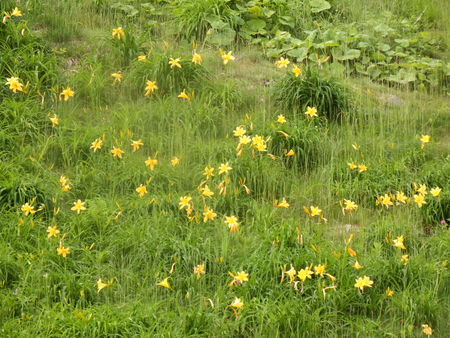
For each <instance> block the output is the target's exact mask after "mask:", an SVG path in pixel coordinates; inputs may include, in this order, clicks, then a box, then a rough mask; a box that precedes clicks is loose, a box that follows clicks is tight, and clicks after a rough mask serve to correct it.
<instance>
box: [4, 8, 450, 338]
mask: <svg viewBox="0 0 450 338" xmlns="http://www.w3.org/2000/svg"><path fill="white" fill-rule="evenodd" d="M61 6H62V5H61ZM62 9H63V10H65V11H68V14H70V15H72V19H71V20H69V21H68V23H66V22H64V23H62V22H60V23H58V22H56V23H55V20H56V19H55V18H52V17H51V16H50V15H49V16H48V17H46V18H43V17H42V15H38V14H37V13H34V14H33V15H34V16H36V17H37V19H36V20H38V22H41V23H43V26H42V30H41V31H40V32H38V33H40V34H43V35H45V34H46V32H45V27H49V26H50V24H51V23H52V22H53V23H54V24H55V27H54V31H51V32H47V34H48V33H50V34H53V40H54V41H57V46H58V47H59V48H65V49H66V50H65V52H64V54H63V57H64V59H65V60H69V59H70V60H72V61H71V62H67V61H66V62H67V63H66V64H65V67H66V68H67V69H68V71H67V72H66V75H65V76H66V79H61V82H62V83H67V84H69V85H70V86H72V88H74V90H75V91H76V96H75V97H74V98H73V99H71V100H69V101H68V102H67V103H60V102H55V103H54V105H53V107H52V108H51V111H52V113H53V112H56V113H57V114H58V115H59V117H60V119H61V122H60V125H59V126H58V127H57V128H54V129H52V128H51V126H50V123H49V122H48V121H47V126H46V127H45V128H44V130H43V131H42V132H41V133H40V134H36V135H34V134H33V133H32V136H31V138H30V139H24V140H23V142H22V144H21V146H20V147H18V148H16V149H17V151H16V152H10V153H7V154H6V156H5V157H4V159H2V166H4V167H5V168H14V170H16V171H14V172H15V175H17V177H19V178H17V177H15V179H18V180H29V181H32V182H33V184H34V183H35V184H36V186H38V187H39V189H41V190H42V191H43V192H44V194H45V196H47V199H49V200H50V198H52V197H55V198H56V203H55V206H56V207H60V208H61V211H60V212H59V214H57V215H55V216H54V217H53V216H52V213H51V210H49V212H48V214H47V217H50V218H47V217H39V216H35V224H34V226H32V225H31V224H30V220H27V222H26V224H25V225H24V226H18V225H17V222H18V218H19V217H20V215H19V211H17V212H16V211H15V210H18V209H19V207H20V205H18V206H17V207H16V208H15V209H13V210H12V211H9V210H7V209H6V208H5V209H4V211H3V212H2V214H1V216H0V217H1V219H2V224H4V225H3V226H2V228H1V230H0V233H1V236H0V238H1V240H0V241H1V246H0V247H1V250H2V252H1V257H2V258H1V265H0V272H1V275H0V276H1V277H0V279H1V280H4V281H5V285H4V287H3V288H1V289H0V293H1V298H0V299H1V300H0V317H1V318H2V320H1V323H2V327H1V328H0V332H2V334H4V335H5V336H7V335H11V334H12V333H15V334H17V335H24V336H52V335H54V336H58V335H65V336H69V335H83V336H93V337H94V336H106V335H125V336H128V335H137V334H141V335H149V336H151V335H159V336H172V335H177V336H185V335H206V336H224V335H233V336H239V335H241V336H248V335H255V336H288V335H293V336H311V335H313V336H356V335H361V336H389V335H395V336H414V335H418V334H419V331H420V330H419V328H420V325H421V324H423V323H429V324H430V325H431V326H432V327H433V328H434V329H435V332H436V335H437V336H439V335H442V336H445V332H446V329H447V323H446V318H447V317H448V313H447V310H446V309H447V308H448V305H449V304H448V268H447V267H446V266H444V265H443V264H442V262H443V261H445V260H447V259H448V251H449V245H448V243H449V236H448V230H446V229H441V228H438V227H435V228H434V229H433V231H431V232H430V231H428V230H427V231H426V229H425V228H424V227H423V226H422V224H421V223H422V222H421V217H422V215H421V213H420V210H419V209H417V208H416V207H415V206H414V205H413V204H411V205H409V206H404V207H395V208H391V209H389V210H385V211H382V210H380V209H379V208H375V206H374V202H373V201H374V199H375V197H376V196H375V195H374V194H373V189H372V190H371V188H370V187H368V185H367V182H368V181H370V182H374V185H375V187H376V189H383V188H385V187H386V190H385V191H383V190H380V191H379V193H382V192H383V193H384V192H390V191H391V190H392V191H396V190H398V189H406V188H405V186H404V185H405V183H406V184H410V183H412V182H414V181H416V182H417V183H422V182H421V179H422V178H423V177H425V176H426V174H427V173H428V172H430V171H431V172H437V171H439V170H440V169H442V170H448V151H449V147H450V144H449V139H448V128H446V127H445V126H446V125H447V126H448V125H449V121H450V116H449V113H448V104H449V101H448V99H447V98H444V97H438V96H434V95H428V94H426V93H420V92H406V91H395V90H393V89H389V88H385V87H382V86H378V85H374V84H371V83H368V82H366V81H365V80H363V79H344V81H345V82H347V83H348V85H349V86H351V87H352V88H354V91H355V102H356V109H355V111H356V120H351V121H344V122H343V123H342V124H341V125H337V124H330V125H329V126H328V132H327V134H326V137H325V138H324V140H323V141H322V144H320V146H321V147H322V148H323V149H324V150H325V151H323V152H318V153H317V157H318V162H319V165H318V166H317V167H315V168H312V169H311V170H308V171H306V172H304V171H301V170H299V169H297V168H295V166H294V168H291V169H289V168H287V167H286V166H285V165H284V164H283V162H281V161H272V160H270V159H269V158H267V157H264V158H261V159H255V160H252V159H251V158H250V156H249V154H244V155H243V156H242V157H241V158H236V156H235V149H234V148H235V146H236V141H235V140H233V137H232V130H233V129H234V128H235V127H236V126H238V125H240V124H246V125H247V127H249V125H250V123H249V122H248V118H246V116H248V117H250V118H251V121H252V122H253V125H254V127H255V132H256V131H258V132H259V133H260V134H263V135H264V134H265V133H267V132H269V131H270V130H271V128H272V127H271V125H274V122H272V121H274V120H275V118H276V116H277V115H278V114H279V113H280V112H279V111H278V110H277V107H276V106H275V104H274V103H273V102H271V99H270V86H267V81H270V80H272V79H277V78H279V77H281V76H282V75H283V72H282V71H278V70H276V68H275V67H274V66H273V64H272V63H271V62H269V61H267V60H265V59H264V58H263V57H262V56H260V54H259V52H258V50H255V49H252V48H242V49H241V50H239V51H236V52H235V54H236V55H237V60H236V61H235V62H232V63H230V64H229V65H228V66H227V67H223V66H222V65H221V62H220V58H219V56H218V53H217V51H216V50H214V49H208V48H205V49H202V50H200V52H201V54H202V56H203V58H204V59H205V62H204V66H205V68H206V69H207V70H208V71H209V72H210V73H211V74H212V76H213V77H214V79H215V82H216V85H215V87H214V90H213V91H212V92H213V93H216V94H215V96H214V95H213V94H212V97H213V98H212V99H211V96H206V95H205V96H202V93H201V92H198V91H196V97H195V98H194V99H193V100H192V101H191V102H180V99H178V98H176V95H168V97H164V98H159V97H154V98H151V99H148V98H144V97H143V95H142V94H143V88H137V86H136V85H135V83H134V80H135V78H131V79H127V74H128V70H127V69H126V68H124V67H123V66H122V65H121V64H120V62H119V61H118V60H117V59H116V58H115V57H114V55H113V53H112V49H111V45H110V43H109V40H108V39H109V36H110V31H111V28H113V27H115V26H118V25H119V24H120V23H118V22H116V21H115V20H114V18H112V16H111V15H105V16H104V17H103V18H101V19H98V18H96V17H95V16H94V15H92V14H90V12H86V10H85V9H83V8H82V7H80V8H69V7H65V6H64V7H63V8H62ZM41 13H44V12H41ZM67 17H68V16H66V18H67ZM126 28H127V27H126ZM158 33H159V34H161V35H162V38H159V37H157V38H155V39H152V42H151V45H152V47H153V48H154V50H163V51H164V49H165V48H166V50H165V52H166V53H167V54H168V55H170V56H178V55H183V57H184V58H188V57H189V55H190V46H189V45H188V44H187V43H184V44H183V43H181V44H178V43H177V44H175V43H174V44H172V43H169V46H168V47H164V44H163V43H162V40H163V39H165V40H167V41H171V39H170V38H171V35H170V31H168V30H166V29H164V30H162V31H160V32H158ZM133 67H134V66H132V67H131V68H133ZM118 70H123V73H124V82H123V83H121V84H118V85H115V86H113V85H112V79H111V77H110V74H111V73H112V72H114V71H118ZM61 86H62V87H63V84H61ZM387 95H397V96H398V97H400V98H401V99H402V100H403V101H404V103H403V104H401V105H399V106H397V105H389V104H386V103H385V102H384V101H385V99H383V98H384V97H386V96H387ZM77 96H78V97H77ZM46 108H50V106H49V107H46ZM283 113H285V114H286V116H287V118H288V121H289V123H291V122H290V121H291V120H293V118H290V116H289V112H283ZM46 114H47V111H44V110H42V111H40V110H39V108H36V112H35V115H36V116H40V117H43V118H42V119H43V120H47V117H46ZM23 128H25V129H26V128H27V127H26V125H25V127H23ZM26 130H28V129H26ZM131 133H132V134H131ZM422 133H424V134H425V133H426V134H430V135H432V140H433V142H432V144H430V145H429V146H427V147H426V148H425V150H424V151H420V150H419V148H420V142H419V140H418V139H419V136H420V134H422ZM103 134H104V135H105V145H104V147H103V148H102V149H101V150H100V151H98V152H96V153H93V152H92V151H91V150H90V149H89V145H90V143H91V142H92V141H93V140H94V139H96V138H97V137H100V136H101V135H103ZM130 139H142V141H143V143H144V147H142V149H140V150H139V151H137V152H136V153H132V152H131V147H130V145H129V143H130ZM352 143H357V144H359V145H360V146H361V151H360V152H356V151H355V150H353V149H352V146H351V144H352ZM113 145H119V146H121V147H122V148H123V149H124V150H125V151H126V153H125V156H124V159H123V160H117V159H113V158H112V156H111V154H110V152H109V150H110V149H111V148H112V146H113ZM156 153H158V160H159V162H160V164H159V165H158V166H157V167H156V169H155V170H154V171H149V170H148V168H146V167H145V165H144V161H145V160H146V159H147V157H148V156H154V155H155V154H156ZM30 156H31V157H32V158H34V160H30ZM172 156H178V157H179V158H180V159H181V163H180V165H179V166H177V167H172V166H170V164H169V161H170V159H171V158H172ZM350 160H355V161H363V162H364V163H366V164H367V165H368V166H369V170H368V171H367V172H366V173H363V174H362V175H365V174H367V175H369V176H368V177H369V178H368V179H367V181H364V180H363V179H362V180H361V181H360V180H359V179H357V180H356V182H355V181H352V180H350V178H349V174H348V170H347V168H346V167H347V165H346V163H347V162H348V161H350ZM226 161H229V162H230V164H231V166H232V167H233V170H232V171H231V173H230V177H231V178H232V184H231V186H230V188H229V193H228V194H227V196H225V197H221V196H217V195H218V190H217V189H214V190H215V192H216V195H215V196H214V197H213V198H212V199H211V201H210V202H208V205H210V206H212V207H213V208H214V210H215V211H216V212H217V213H218V214H219V217H218V219H217V220H215V221H213V222H211V221H210V222H208V223H202V222H199V223H196V222H188V221H187V219H186V217H185V215H184V213H182V212H180V211H178V207H177V204H178V199H179V197H180V196H183V195H186V194H191V195H192V196H195V200H196V203H197V204H196V205H198V209H199V210H200V211H201V207H200V205H201V199H200V198H199V197H197V193H196V187H197V185H198V183H199V182H200V181H201V180H202V175H201V173H202V171H203V168H204V167H205V166H206V165H212V166H215V167H216V168H217V167H218V165H219V164H220V163H223V162H226ZM386 163H388V165H387V166H386ZM391 167H398V168H400V169H399V170H400V172H401V173H402V174H401V175H402V177H401V178H400V179H398V180H397V179H396V178H397V177H396V175H395V174H394V175H393V174H392V173H391V172H390V171H389V168H391ZM216 170H217V169H216ZM11 172H13V169H11ZM60 175H65V176H67V177H68V178H69V179H70V180H71V182H72V185H73V189H72V190H71V191H70V192H65V193H63V192H61V189H60V187H59V184H58V179H59V177H60ZM239 177H247V184H248V186H249V188H250V190H252V194H251V195H249V196H247V195H246V194H244V193H243V189H242V188H240V190H239V194H238V195H235V194H234V192H233V190H234V188H238V187H239V185H238V183H237V181H238V179H239ZM150 179H151V182H150V183H149V184H148V189H149V193H148V194H147V195H146V196H145V197H144V198H142V199H140V198H139V197H138V196H137V194H136V193H135V191H134V190H135V188H136V187H137V186H138V185H139V184H143V183H145V182H146V181H147V180H150ZM218 182H219V181H218V180H217V178H216V181H215V183H214V184H211V185H210V187H214V188H215V185H216V184H217V183H218ZM398 185H401V186H398ZM447 187H448V185H447ZM444 188H445V187H444ZM282 197H286V198H287V200H288V201H289V203H290V204H291V206H290V208H289V209H280V208H274V207H273V205H272V204H273V200H275V199H280V198H282ZM78 198H80V199H81V200H83V201H87V210H86V211H84V212H82V213H81V214H80V215H76V214H75V213H74V212H73V211H70V207H71V206H72V203H73V201H75V200H77V199H78ZM344 198H350V199H352V200H354V201H356V202H357V203H358V204H359V205H360V208H359V209H358V210H357V211H356V212H355V213H354V215H352V216H342V214H341V212H340V206H339V201H341V200H343V199H344ZM304 205H307V206H309V205H318V206H320V207H321V208H322V209H323V210H324V213H325V216H326V217H327V218H328V219H329V222H328V223H317V222H316V221H315V220H311V219H310V218H308V216H307V215H305V214H304V212H303V206H304ZM49 209H51V208H49ZM230 214H235V215H237V216H238V217H239V220H240V222H241V231H240V233H239V234H231V233H229V232H228V230H227V228H226V225H225V224H224V223H223V221H222V216H223V215H230ZM51 218H54V221H55V222H56V223H57V224H58V226H59V229H60V230H61V232H62V233H67V235H68V236H67V238H66V239H65V240H64V244H65V245H66V246H68V247H70V248H71V251H72V252H71V254H70V255H69V256H68V257H67V258H66V259H64V258H62V257H60V256H58V255H57V254H56V247H57V246H58V241H57V240H56V239H47V236H46V232H45V229H46V228H47V226H48V225H49V224H51V222H52V219H51ZM296 226H298V227H299V228H300V229H301V232H302V235H303V243H299V242H298V240H297V235H298V234H297V232H296V230H295V227H296ZM351 233H352V234H354V235H355V237H354V239H353V242H352V248H353V249H354V250H355V251H356V252H357V253H358V255H357V259H358V261H359V262H360V263H361V264H362V265H363V266H364V268H363V269H362V270H355V269H353V268H352V267H351V265H352V264H353V263H354V261H355V259H354V258H351V257H349V256H348V254H346V252H345V241H346V240H347V238H348V237H349V235H350V234H351ZM389 234H391V235H390V236H392V237H396V236H398V235H405V236H406V242H405V244H406V246H407V248H408V249H407V251H406V252H407V254H409V256H410V263H409V264H408V265H407V266H404V265H402V264H401V263H400V256H401V253H400V250H398V249H395V248H393V247H392V246H391V245H390V244H389V242H387V241H386V238H387V236H389ZM93 243H95V244H93ZM92 244H93V246H92V247H91V245H92ZM311 245H313V246H311ZM313 248H316V249H313ZM333 251H335V252H336V253H338V254H340V255H341V256H340V257H339V258H338V257H336V256H335V255H333V253H332V252H333ZM219 257H223V262H222V263H218V262H217V260H216V259H217V258H219ZM174 262H175V263H176V265H175V268H174V272H173V274H169V270H170V269H171V266H172V264H173V263H174ZM201 263H205V264H206V272H207V273H206V275H205V276H203V277H202V279H200V280H197V279H196V278H195V276H194V275H193V273H192V271H193V267H194V266H195V265H197V264H201ZM319 263H322V264H327V271H329V272H330V273H331V274H332V275H334V276H335V277H337V286H338V288H337V290H336V292H334V290H330V291H328V294H329V296H328V298H327V299H325V300H324V299H323V297H322V292H321V288H322V287H324V286H326V285H329V284H330V282H329V281H328V280H326V279H313V280H311V281H309V280H308V281H307V282H305V289H304V293H303V294H300V293H299V292H298V291H295V290H294V289H293V288H292V287H291V286H289V285H286V284H285V283H284V284H280V278H281V271H280V266H281V265H284V264H287V265H288V267H289V265H290V264H292V265H294V266H295V267H296V268H297V269H301V268H303V267H305V266H308V265H309V264H315V265H316V264H319ZM241 270H245V271H246V272H248V273H249V281H248V282H247V283H245V284H244V285H243V286H241V287H235V288H229V287H228V286H227V284H228V283H229V282H230V281H231V277H230V276H228V274H227V272H228V271H232V272H236V271H241ZM169 275H170V279H169V281H170V283H171V285H172V286H173V289H174V290H166V289H162V288H160V287H157V286H156V282H157V281H160V280H162V279H163V278H165V277H167V276H169ZM364 275H367V276H370V277H371V279H372V280H374V285H373V288H371V289H367V290H366V291H365V293H364V295H360V294H358V292H357V291H356V289H355V288H354V287H353V284H354V280H355V278H357V277H359V276H364ZM99 278H101V279H102V280H104V281H106V280H110V279H112V278H114V279H115V281H114V283H113V285H112V286H110V287H108V288H106V289H104V290H102V291H101V292H100V293H97V289H96V284H95V282H96V281H97V280H98V279H99ZM387 287H390V288H391V289H393V290H394V291H395V294H394V296H393V297H392V298H388V297H386V296H385V295H384V292H385V290H386V288H387ZM234 297H241V298H242V299H243V300H244V303H245V308H244V309H243V310H242V311H240V316H239V318H238V319H237V320H236V319H235V318H234V316H233V313H232V312H231V311H230V309H229V308H228V305H229V304H230V303H231V301H232V300H233V299H234ZM212 304H213V305H214V306H212ZM91 315H92V317H91V318H90V319H89V320H87V319H86V318H87V317H88V316H91ZM83 318H84V319H83Z"/></svg>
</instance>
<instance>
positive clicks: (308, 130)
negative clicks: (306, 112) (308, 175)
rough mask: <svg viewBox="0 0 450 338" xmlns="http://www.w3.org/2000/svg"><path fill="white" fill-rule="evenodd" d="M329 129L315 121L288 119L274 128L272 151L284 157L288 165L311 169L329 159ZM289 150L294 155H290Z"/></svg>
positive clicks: (303, 169)
mask: <svg viewBox="0 0 450 338" xmlns="http://www.w3.org/2000/svg"><path fill="white" fill-rule="evenodd" d="M328 142H329V141H328V138H327V129H326V128H325V127H324V126H321V125H318V124H315V123H314V122H313V121H306V120H304V119H297V120H295V121H292V122H291V121H288V122H287V123H286V124H283V125H282V126H280V127H279V128H276V129H274V130H273V132H272V135H271V146H270V148H271V152H272V153H273V154H274V155H276V156H279V157H280V158H282V159H283V160H284V162H285V164H286V166H287V167H294V168H295V167H297V168H299V169H301V170H302V171H306V172H308V171H311V170H312V169H314V168H315V167H317V166H319V165H321V164H325V163H326V162H328V160H329V149H330V146H329V143H328ZM289 151H293V153H294V155H293V156H289V155H288V153H289Z"/></svg>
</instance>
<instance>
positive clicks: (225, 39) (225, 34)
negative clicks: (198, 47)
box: [208, 27, 236, 46]
mask: <svg viewBox="0 0 450 338" xmlns="http://www.w3.org/2000/svg"><path fill="white" fill-rule="evenodd" d="M235 36H236V32H235V31H234V30H233V29H231V28H229V27H228V28H226V29H223V30H214V31H213V32H212V34H211V35H209V37H208V41H209V42H210V43H212V44H214V45H219V46H223V45H229V44H230V43H232V42H233V41H234V38H235Z"/></svg>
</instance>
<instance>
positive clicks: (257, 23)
mask: <svg viewBox="0 0 450 338" xmlns="http://www.w3.org/2000/svg"><path fill="white" fill-rule="evenodd" d="M264 27H266V22H265V21H264V20H261V19H253V20H249V21H247V22H246V23H245V25H244V28H245V29H248V30H249V31H252V32H255V33H257V32H258V31H259V30H261V29H263V28H264Z"/></svg>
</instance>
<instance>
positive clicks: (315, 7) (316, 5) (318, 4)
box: [309, 0, 331, 13]
mask: <svg viewBox="0 0 450 338" xmlns="http://www.w3.org/2000/svg"><path fill="white" fill-rule="evenodd" d="M309 5H310V6H311V12H313V13H320V12H322V11H325V10H327V9H330V8H331V5H330V3H329V2H328V1H326V0H311V1H310V2H309Z"/></svg>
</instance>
